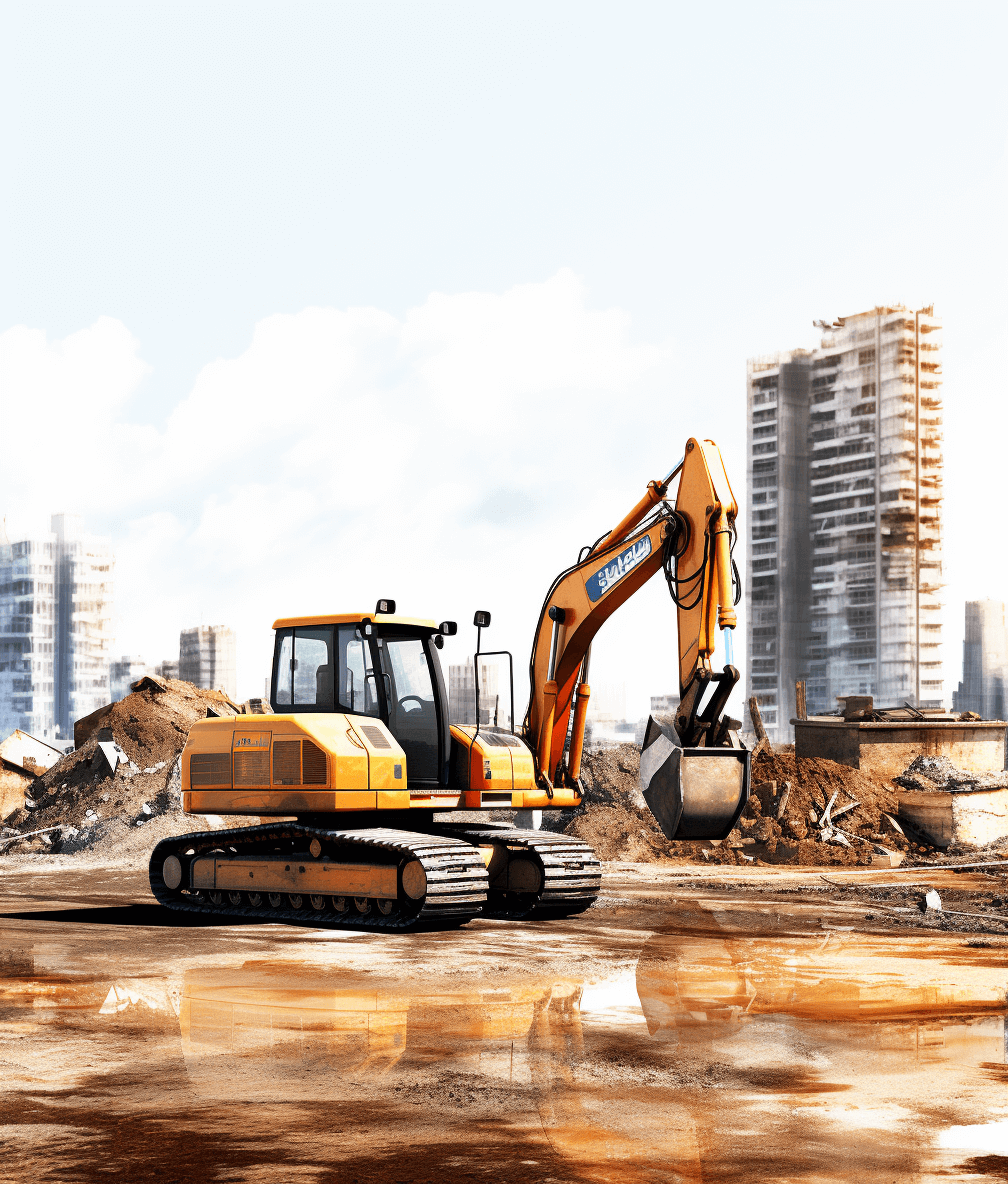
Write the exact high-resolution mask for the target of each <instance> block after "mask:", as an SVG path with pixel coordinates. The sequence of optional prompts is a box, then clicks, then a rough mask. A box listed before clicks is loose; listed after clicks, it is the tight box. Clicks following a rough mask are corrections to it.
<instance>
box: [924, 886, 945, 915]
mask: <svg viewBox="0 0 1008 1184" xmlns="http://www.w3.org/2000/svg"><path fill="white" fill-rule="evenodd" d="M924 909H925V911H927V910H933V911H934V912H936V913H940V912H941V911H942V900H941V897H940V896H939V895H938V893H937V892H936V891H935V889H934V888H931V889H929V890H928V891H927V893H925V896H924Z"/></svg>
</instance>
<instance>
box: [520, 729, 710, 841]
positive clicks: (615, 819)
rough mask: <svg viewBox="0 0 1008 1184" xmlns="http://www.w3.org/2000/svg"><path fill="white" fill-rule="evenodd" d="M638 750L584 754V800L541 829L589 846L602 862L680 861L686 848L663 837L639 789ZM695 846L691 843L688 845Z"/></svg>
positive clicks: (551, 818) (627, 746)
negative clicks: (679, 858)
mask: <svg viewBox="0 0 1008 1184" xmlns="http://www.w3.org/2000/svg"><path fill="white" fill-rule="evenodd" d="M639 772H640V752H639V751H638V749H637V746H636V745H635V744H619V745H617V746H616V747H615V748H605V749H602V750H600V751H598V752H590V753H587V752H586V753H585V755H584V758H583V760H582V762H581V783H582V785H583V786H584V790H585V793H584V798H583V800H582V803H581V805H580V806H579V807H578V808H577V809H576V810H574V811H573V812H572V813H567V812H566V811H565V812H564V814H562V815H551V814H550V815H544V816H543V825H544V826H545V827H548V828H549V829H551V830H557V831H560V832H561V833H563V834H569V835H574V836H575V837H577V838H579V839H583V840H584V841H585V842H586V843H588V844H589V845H590V846H591V847H592V848H593V849H594V850H595V852H596V854H597V855H598V856H599V858H600V859H625V860H630V861H633V862H637V863H656V862H658V861H661V860H665V859H674V858H676V857H681V855H682V854H683V852H681V851H680V850H678V848H679V847H681V846H682V844H672V843H670V842H669V841H668V839H666V838H665V836H664V835H663V834H662V832H661V830H660V829H659V827H658V823H657V822H655V820H654V818H653V816H652V814H651V811H650V810H649V809H648V808H647V805H646V803H645V801H644V798H643V796H642V794H641V792H640V789H639V788H638V785H637V775H638V773H639ZM690 846H693V844H690Z"/></svg>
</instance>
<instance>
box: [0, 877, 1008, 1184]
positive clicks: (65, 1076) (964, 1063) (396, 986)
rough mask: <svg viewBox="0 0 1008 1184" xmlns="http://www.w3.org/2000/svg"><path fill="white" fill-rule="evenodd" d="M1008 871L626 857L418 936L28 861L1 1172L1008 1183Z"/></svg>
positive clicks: (10, 1012) (206, 1178)
mask: <svg viewBox="0 0 1008 1184" xmlns="http://www.w3.org/2000/svg"><path fill="white" fill-rule="evenodd" d="M1006 870H1008V869H1006V868H1005V867H1003V866H998V865H995V864H991V865H989V866H988V867H987V868H986V869H985V870H983V871H975V870H967V871H962V872H958V873H957V872H955V871H953V870H951V869H947V868H926V869H923V870H922V869H919V868H912V869H908V870H903V869H896V870H894V871H890V872H880V871H879V870H877V869H874V868H872V869H862V868H838V869H830V870H826V871H823V870H811V869H805V868H801V867H780V868H767V867H754V866H752V867H750V866H746V867H740V866H730V867H729V866H724V867H697V866H692V865H688V864H679V865H674V864H670V863H654V862H650V863H639V862H638V863H628V862H610V863H608V864H606V866H605V871H604V877H603V891H602V895H601V897H600V899H599V901H598V902H597V904H596V905H595V906H594V907H593V908H592V909H590V910H589V911H588V912H586V913H584V914H582V915H581V916H578V917H574V918H570V919H568V920H564V921H542V922H540V921H536V920H529V921H523V922H517V923H508V922H505V921H499V920H489V919H487V920H484V919H477V920H474V921H471V922H470V923H469V924H467V925H466V926H464V927H463V928H461V929H457V930H444V931H438V932H417V933H407V934H391V935H389V934H376V933H369V932H350V931H323V930H317V929H313V928H311V927H309V926H308V925H305V926H304V927H299V926H283V925H275V924H261V923H241V924H227V923H219V922H213V921H209V920H202V919H199V918H197V919H195V920H193V919H190V918H187V917H179V916H178V915H173V914H171V913H168V912H167V911H165V910H163V909H161V908H160V907H158V906H157V905H156V904H155V903H154V901H153V900H152V899H151V896H150V893H149V890H148V886H147V882H146V876H145V873H144V870H143V869H142V868H141V867H139V866H134V867H132V868H130V869H126V870H124V869H123V868H122V866H121V865H120V864H117V863H108V862H104V863H103V862H101V861H100V860H98V859H96V858H94V857H93V856H92V857H90V858H89V857H87V856H84V857H83V858H82V856H80V855H79V856H77V857H69V856H51V855H38V856H35V857H23V858H19V859H14V860H8V861H5V863H4V871H3V875H2V879H0V1061H2V1066H3V1076H4V1090H3V1093H2V1097H0V1107H2V1118H0V1123H2V1126H0V1141H2V1145H3V1154H2V1158H0V1178H3V1179H10V1180H24V1179H32V1180H38V1181H49V1180H52V1181H77V1180H88V1181H90V1180H110V1179H111V1180H117V1179H119V1180H129V1181H148V1180H149V1181H155V1180H156V1181H158V1182H159V1184H163V1182H165V1181H196V1180H198V1181H200V1182H201V1184H207V1182H211V1181H218V1180H221V1181H223V1180H263V1181H265V1180H278V1179H283V1180H285V1181H306V1182H308V1181H311V1182H313V1184H314V1182H322V1181H326V1182H327V1181H333V1182H335V1181H337V1180H338V1181H348V1182H350V1181H359V1182H360V1184H365V1182H370V1181H407V1180H409V1181H412V1180H429V1181H437V1182H438V1184H443V1182H444V1181H451V1180H459V1179H468V1180H481V1179H485V1180H487V1181H495V1182H496V1181H500V1180H508V1181H511V1180H514V1181H518V1180H521V1181H528V1180H564V1181H566V1180H571V1181H589V1180H590V1181H615V1180H634V1181H638V1180H656V1181H657V1180H661V1181H672V1180H697V1181H698V1180H704V1181H711V1180H732V1181H738V1180H750V1179H773V1180H782V1179H787V1180H840V1179H843V1180H859V1181H861V1180H878V1181H882V1180H884V1181H892V1180H921V1181H924V1180H938V1179H942V1180H945V1179H948V1178H955V1179H981V1178H997V1179H1004V1178H1005V1172H1006V1169H1005V1165H1006V1163H1008V1160H1006V1159H1005V1158H1004V1152H1005V1151H1006V1149H1008V1148H1006V1139H1005V1132H1006V1130H1008V1091H1006V1088H1005V1086H1006V1084H1008V1065H1006V1050H1008V1043H1006V1041H1008V1033H1006V1027H1005V1023H1006V1018H1005V1017H1006V1011H1008V1002H1006V1000H1008V920H1006V919H1005V917H1006V914H1008V909H1006V908H1005V907H1004V898H1005V894H1006V892H1008V885H1006V880H1005V875H1004V873H1005V871H1006ZM929 889H935V890H937V891H938V892H939V894H940V896H941V899H942V902H943V905H944V909H943V911H942V912H940V913H939V912H936V911H934V910H931V911H922V908H921V903H922V900H923V897H924V894H925V893H926V892H927V891H928V890H929ZM995 902H997V905H995ZM952 910H955V912H953V911H952ZM970 913H974V914H975V913H979V914H981V915H980V916H969V915H960V914H970Z"/></svg>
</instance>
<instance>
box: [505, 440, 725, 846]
mask: <svg viewBox="0 0 1008 1184" xmlns="http://www.w3.org/2000/svg"><path fill="white" fill-rule="evenodd" d="M677 476H678V477H679V483H678V487H677V490H676V501H675V506H674V507H673V506H672V505H670V503H669V498H670V493H671V489H672V483H673V482H674V480H675V478H676V477H677ZM737 514H738V504H737V502H736V501H735V496H734V494H733V493H732V489H731V484H730V482H729V480H728V475H727V473H726V472H725V467H724V462H723V461H722V459H721V453H720V452H719V450H718V447H717V445H716V444H715V443H714V442H713V441H712V440H702V441H701V440H696V439H690V440H689V441H687V444H686V449H685V453H684V456H683V460H682V462H681V463H680V464H679V465H678V466H677V467H676V468H675V469H673V470H672V472H670V473H669V474H668V476H667V477H666V478H665V479H664V480H663V481H652V482H650V483H649V485H648V487H647V492H646V493H645V495H644V497H643V498H642V499H641V500H640V501H639V502H638V503H637V505H636V506H634V508H633V509H632V510H631V511H630V512H629V513H628V514H627V515H626V517H625V518H624V519H623V520H622V521H621V522H620V523H619V524H618V525H617V526H615V527H614V528H613V529H612V530H610V531H609V532H607V533H606V534H605V535H603V536H602V537H601V538H600V539H599V540H598V542H596V543H595V544H593V545H592V546H591V547H588V548H585V550H584V551H583V552H582V554H581V555H580V556H579V557H578V561H577V562H576V563H575V564H574V565H573V566H571V567H569V568H568V569H567V570H566V571H563V572H561V574H560V575H559V576H558V577H557V578H556V580H555V581H554V582H553V585H552V587H551V588H550V590H549V593H548V594H547V596H546V599H545V601H544V602H543V607H542V611H541V613H540V616H539V623H538V625H537V628H536V633H535V638H534V642H533V647H532V657H531V662H530V666H529V677H530V682H531V696H530V699H529V706H528V711H527V712H526V716H525V723H524V737H525V740H526V743H527V744H528V745H529V747H530V748H531V750H532V752H533V754H534V756H535V758H536V767H537V774H538V777H539V780H540V784H542V785H543V786H544V787H545V788H546V789H547V792H549V791H550V790H551V789H552V788H553V787H554V786H556V785H560V784H567V785H574V786H577V785H578V781H579V777H580V766H581V753H582V748H583V744H584V733H585V723H586V717H587V708H588V699H589V696H590V693H591V692H590V687H589V685H588V665H589V659H590V650H591V644H592V640H593V638H594V637H595V634H596V633H597V632H598V631H599V629H600V628H601V627H602V624H603V623H604V622H605V621H606V620H607V619H608V618H609V617H610V616H611V615H612V614H613V613H614V612H615V611H616V609H617V608H619V606H620V605H621V604H623V603H624V602H625V601H627V600H628V599H629V598H630V597H631V596H632V595H633V594H634V593H635V592H636V591H637V590H638V589H639V588H641V587H643V585H644V584H646V583H647V581H648V580H650V579H651V577H652V576H653V575H655V574H656V572H658V571H663V572H664V574H665V577H666V579H667V581H668V584H669V589H670V591H671V593H672V596H673V599H674V600H675V603H676V611H677V618H678V641H679V692H680V707H679V711H678V712H677V715H676V723H675V733H676V734H675V735H670V734H668V730H665V731H666V739H667V741H668V742H669V743H671V744H673V746H678V747H681V748H683V749H698V748H703V747H706V748H710V749H716V748H723V747H726V746H732V745H733V743H734V744H736V745H737V741H736V740H735V739H734V736H733V735H732V733H731V730H730V728H729V721H727V720H725V719H724V718H723V711H724V707H725V705H726V703H727V701H728V696H729V695H730V693H731V691H732V689H733V687H734V686H735V684H736V683H737V681H738V677H739V675H738V671H737V670H736V669H735V667H734V666H733V665H731V664H730V663H729V664H728V665H726V667H725V669H724V670H723V671H722V672H720V673H718V672H715V671H714V669H713V667H712V665H711V657H712V655H713V653H714V649H715V642H716V636H717V633H716V630H717V629H718V628H720V629H722V630H724V629H734V628H735V624H736V616H735V603H736V599H737V597H736V591H737V575H736V574H735V572H734V567H733V563H732V558H731V545H732V541H733V539H734V533H735V519H736V516H737ZM711 683H714V684H715V688H714V691H713V692H712V694H711V696H710V699H709V701H708V703H707V705H706V706H705V707H704V709H703V712H702V713H700V714H698V712H699V708H700V705H701V702H702V700H703V698H704V692H705V690H706V689H707V687H708V686H709V685H710V684H711ZM572 711H573V713H574V719H573V726H572V725H571V713H572ZM655 726H656V727H658V726H659V725H657V724H656V725H655ZM735 726H736V727H737V726H738V725H735ZM568 736H569V737H570V740H569V744H568ZM645 747H647V744H646V745H645ZM712 755H713V754H712ZM747 755H748V754H747ZM746 771H748V763H746ZM746 781H748V776H746ZM659 821H661V820H660V819H659ZM670 837H672V836H671V835H670ZM712 837H714V836H712Z"/></svg>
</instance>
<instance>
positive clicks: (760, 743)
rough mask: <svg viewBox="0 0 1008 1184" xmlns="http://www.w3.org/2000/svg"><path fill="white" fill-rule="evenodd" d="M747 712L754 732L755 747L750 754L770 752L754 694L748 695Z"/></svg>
mask: <svg viewBox="0 0 1008 1184" xmlns="http://www.w3.org/2000/svg"><path fill="white" fill-rule="evenodd" d="M749 714H750V716H751V717H752V722H753V730H754V731H755V733H756V747H755V748H754V749H753V751H752V754H753V756H755V755H756V754H757V753H758V752H771V751H772V749H771V747H770V741H769V739H768V738H767V734H766V728H765V727H763V716H762V715H760V709H759V704H758V703H757V702H756V696H755V695H750V696H749Z"/></svg>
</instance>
